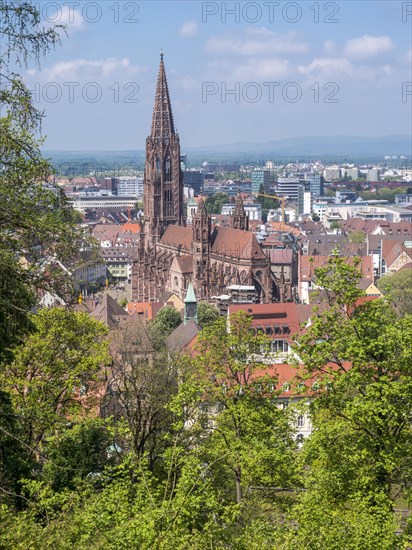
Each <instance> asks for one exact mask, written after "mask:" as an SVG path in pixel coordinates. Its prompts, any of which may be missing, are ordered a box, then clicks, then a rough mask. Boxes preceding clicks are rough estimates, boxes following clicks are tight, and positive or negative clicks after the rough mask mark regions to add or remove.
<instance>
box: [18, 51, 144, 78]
mask: <svg viewBox="0 0 412 550" xmlns="http://www.w3.org/2000/svg"><path fill="white" fill-rule="evenodd" d="M146 70H147V67H143V66H139V65H133V64H132V63H131V62H130V59H128V58H127V57H124V58H122V59H116V58H114V57H109V58H107V59H95V60H87V59H72V60H70V61H60V62H58V63H55V64H54V65H52V66H51V67H46V68H44V69H43V70H41V71H31V72H30V73H29V74H30V76H38V77H39V78H41V79H42V80H48V81H49V82H53V81H55V80H83V81H84V80H86V79H99V78H100V79H101V78H102V77H103V78H105V77H108V76H112V77H113V76H114V75H117V76H122V77H124V76H133V75H136V74H139V73H142V72H145V71H146Z"/></svg>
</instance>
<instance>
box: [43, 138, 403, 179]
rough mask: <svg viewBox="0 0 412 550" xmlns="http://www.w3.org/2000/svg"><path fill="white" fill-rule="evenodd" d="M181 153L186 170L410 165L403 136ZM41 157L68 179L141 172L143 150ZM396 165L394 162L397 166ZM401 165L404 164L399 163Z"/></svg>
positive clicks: (212, 147) (241, 145)
mask: <svg viewBox="0 0 412 550" xmlns="http://www.w3.org/2000/svg"><path fill="white" fill-rule="evenodd" d="M181 151H182V153H188V162H189V165H190V166H199V165H200V164H201V163H202V162H203V161H205V160H208V161H212V162H213V161H215V162H229V163H230V162H235V161H236V162H239V163H240V164H242V163H247V162H262V161H266V160H274V161H275V162H278V163H285V162H294V161H297V160H299V161H310V160H318V159H319V160H322V161H324V162H345V161H347V162H359V163H362V162H382V161H383V160H384V156H386V155H390V156H397V157H399V156H400V155H405V156H406V157H407V158H408V162H409V163H410V162H411V151H412V138H411V136H407V135H397V136H383V137H362V136H305V137H297V138H288V139H282V140H278V141H268V142H262V143H253V142H239V143H231V144H221V145H219V144H216V145H209V146H205V147H186V146H185V144H184V143H183V142H182V143H181ZM43 154H44V156H45V157H46V158H49V159H50V161H51V162H52V164H54V165H55V166H56V168H58V170H57V172H60V173H61V175H64V176H67V177H70V176H71V175H76V174H80V173H82V174H84V175H86V174H88V173H91V172H97V173H104V172H105V171H116V169H119V168H121V169H122V170H124V169H125V168H126V169H127V167H129V168H130V169H135V170H136V169H137V170H143V169H144V161H145V152H144V150H130V151H53V150H44V151H43ZM398 162H399V161H395V163H396V164H397V163H398ZM402 162H404V161H402Z"/></svg>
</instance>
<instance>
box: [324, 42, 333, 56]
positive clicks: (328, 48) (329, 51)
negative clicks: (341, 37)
mask: <svg viewBox="0 0 412 550" xmlns="http://www.w3.org/2000/svg"><path fill="white" fill-rule="evenodd" d="M323 51H324V53H325V54H326V55H333V54H335V53H336V42H334V41H333V40H325V42H324V43H323Z"/></svg>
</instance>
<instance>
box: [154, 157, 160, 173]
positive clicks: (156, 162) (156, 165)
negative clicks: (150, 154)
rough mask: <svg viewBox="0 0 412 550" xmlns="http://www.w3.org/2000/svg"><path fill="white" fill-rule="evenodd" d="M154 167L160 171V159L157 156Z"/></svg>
mask: <svg viewBox="0 0 412 550" xmlns="http://www.w3.org/2000/svg"><path fill="white" fill-rule="evenodd" d="M155 168H156V172H158V173H159V172H160V159H159V157H156V160H155Z"/></svg>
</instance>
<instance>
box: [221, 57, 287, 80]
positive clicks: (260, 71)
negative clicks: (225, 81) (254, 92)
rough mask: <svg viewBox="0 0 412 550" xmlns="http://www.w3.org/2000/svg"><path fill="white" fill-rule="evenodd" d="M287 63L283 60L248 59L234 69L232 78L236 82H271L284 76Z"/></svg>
mask: <svg viewBox="0 0 412 550" xmlns="http://www.w3.org/2000/svg"><path fill="white" fill-rule="evenodd" d="M288 71H289V63H288V62H287V61H285V60H284V59H276V58H274V59H260V58H259V59H257V58H253V59H248V60H247V61H246V62H245V63H242V64H239V65H237V66H235V67H234V69H233V73H232V78H234V79H236V80H255V79H259V80H273V79H277V78H282V77H284V76H286V74H287V73H288Z"/></svg>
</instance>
